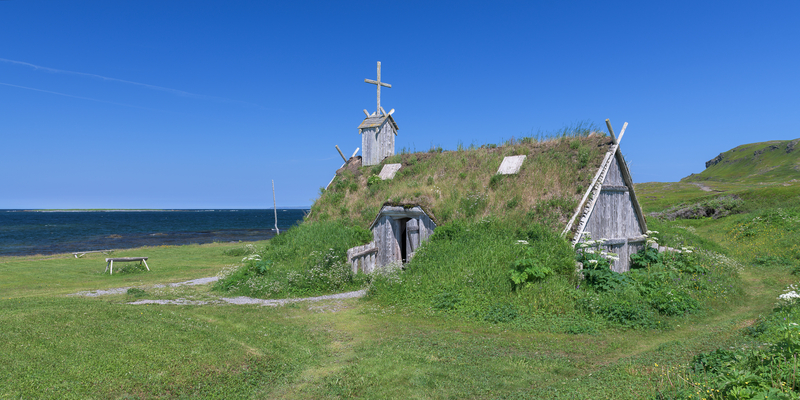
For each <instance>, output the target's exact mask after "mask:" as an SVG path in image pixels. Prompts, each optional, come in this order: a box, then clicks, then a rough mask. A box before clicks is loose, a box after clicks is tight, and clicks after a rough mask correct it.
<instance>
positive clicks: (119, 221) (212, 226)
mask: <svg viewBox="0 0 800 400" xmlns="http://www.w3.org/2000/svg"><path fill="white" fill-rule="evenodd" d="M308 211H309V209H308V208H281V209H278V210H277V213H278V220H277V224H278V229H279V230H280V231H284V230H287V229H289V228H290V227H292V226H294V225H296V224H298V223H299V222H301V221H302V220H303V217H304V216H305V215H306V214H307V213H308ZM273 236H275V216H274V210H273V209H258V210H254V209H169V210H166V209H131V210H126V209H91V210H78V209H6V210H0V256H25V255H36V254H42V255H50V254H59V253H71V252H81V251H93V250H112V249H128V248H134V247H142V246H161V245H186V244H203V243H212V242H239V241H242V242H251V241H258V240H266V239H270V238H272V237H273Z"/></svg>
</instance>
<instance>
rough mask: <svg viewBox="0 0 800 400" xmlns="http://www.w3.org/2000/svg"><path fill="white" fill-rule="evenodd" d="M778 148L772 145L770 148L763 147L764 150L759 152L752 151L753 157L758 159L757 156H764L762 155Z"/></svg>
mask: <svg viewBox="0 0 800 400" xmlns="http://www.w3.org/2000/svg"><path fill="white" fill-rule="evenodd" d="M779 148H780V147H778V146H776V145H774V144H773V145H771V146H769V147H764V148H763V149H761V150H756V151H754V152H753V157H758V156H759V154H764V153H766V152H768V151H773V150H778V149H779Z"/></svg>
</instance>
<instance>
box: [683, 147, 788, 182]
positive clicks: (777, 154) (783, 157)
mask: <svg viewBox="0 0 800 400" xmlns="http://www.w3.org/2000/svg"><path fill="white" fill-rule="evenodd" d="M798 178H800V139H795V140H770V141H767V142H760V143H750V144H744V145H741V146H739V147H736V148H734V149H731V150H728V151H726V152H724V153H720V155H718V156H716V157H715V158H714V159H712V160H709V161H707V162H706V169H705V171H703V172H701V173H699V174H692V175H689V176H687V177H686V178H683V179H681V182H704V181H717V182H736V183H760V182H786V181H790V180H792V179H798Z"/></svg>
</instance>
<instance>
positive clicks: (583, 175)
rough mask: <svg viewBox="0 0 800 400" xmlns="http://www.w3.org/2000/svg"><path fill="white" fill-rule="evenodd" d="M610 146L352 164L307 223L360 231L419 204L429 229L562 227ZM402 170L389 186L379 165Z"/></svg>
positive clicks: (568, 144) (511, 145) (525, 145)
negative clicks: (513, 222) (496, 223)
mask: <svg viewBox="0 0 800 400" xmlns="http://www.w3.org/2000/svg"><path fill="white" fill-rule="evenodd" d="M610 146H611V139H610V138H609V137H606V136H605V135H603V134H593V135H589V132H585V131H584V132H583V133H582V134H577V135H572V136H570V135H562V136H561V137H558V138H550V139H547V140H541V141H540V140H536V139H533V138H525V139H522V140H511V141H508V142H506V143H505V144H502V145H499V146H496V145H484V146H481V147H478V148H476V147H470V148H469V149H459V150H456V151H442V150H441V149H440V148H438V149H432V150H430V151H428V152H418V153H405V152H401V154H397V155H394V156H392V157H389V158H387V159H385V160H384V161H383V162H381V163H380V164H378V165H375V166H371V167H362V166H361V165H360V160H359V159H357V158H356V159H352V160H350V162H349V163H348V164H347V165H346V166H345V167H343V168H342V169H340V170H339V171H337V175H336V177H335V179H334V180H333V182H332V183H331V185H330V186H329V187H328V189H327V190H324V189H322V190H321V193H320V197H319V198H318V199H317V200H316V202H315V203H314V205H313V206H312V208H311V214H310V215H309V217H308V219H309V220H310V221H318V220H343V221H347V222H349V223H351V224H355V225H358V226H361V227H364V228H366V227H368V226H369V224H370V222H372V220H373V219H374V218H375V216H376V215H377V213H378V211H379V210H380V208H381V206H382V205H384V204H385V203H392V204H415V205H420V206H421V207H422V208H423V209H424V210H425V211H426V212H427V213H428V214H429V215H431V217H432V218H434V219H435V221H436V222H437V224H447V223H448V222H451V221H454V220H460V219H465V220H474V219H480V218H483V217H486V216H489V215H494V216H497V217H501V218H524V219H525V220H528V221H538V222H541V223H544V224H545V225H548V226H549V227H551V228H553V229H559V228H561V229H563V227H564V225H565V224H566V222H567V220H568V219H569V218H570V216H571V215H572V213H574V211H575V208H576V207H577V205H578V201H580V199H581V196H582V195H583V194H584V192H585V191H586V189H587V187H588V185H589V184H590V183H591V180H592V178H593V177H594V174H595V173H596V172H597V170H598V168H599V167H600V164H601V163H602V161H603V156H604V155H605V153H606V152H607V151H608V149H609V147H610ZM515 155H525V156H527V158H526V160H525V162H524V163H523V164H522V167H521V169H520V171H519V173H518V174H516V175H496V172H497V169H498V168H499V166H500V163H501V162H502V161H503V158H504V157H506V156H515ZM394 163H400V164H402V168H401V169H400V170H399V171H398V172H397V174H396V175H395V177H394V178H393V179H391V180H386V181H382V180H380V178H379V177H378V176H377V175H378V174H379V173H380V171H381V169H382V168H383V166H384V165H385V164H394Z"/></svg>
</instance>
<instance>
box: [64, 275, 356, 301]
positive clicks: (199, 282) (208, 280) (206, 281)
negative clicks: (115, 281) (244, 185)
mask: <svg viewBox="0 0 800 400" xmlns="http://www.w3.org/2000/svg"><path fill="white" fill-rule="evenodd" d="M218 280H219V277H218V276H212V277H208V278H198V279H192V280H189V281H185V282H176V283H167V284H159V285H153V286H151V288H153V289H159V288H165V287H180V286H197V285H207V284H209V283H213V282H216V281H218ZM130 288H131V286H128V287H121V288H114V289H105V290H93V291H86V292H78V293H73V294H70V295H68V296H86V297H98V296H108V295H114V294H125V293H127V292H128V289H130ZM365 294H367V291H366V290H356V291H354V292H345V293H337V294H329V295H326V296H316V297H301V298H296V299H269V300H265V299H256V298H252V297H246V296H239V297H220V298H219V299H218V300H188V299H184V298H180V299H174V300H137V301H133V302H130V303H128V304H132V305H142V304H176V305H183V306H189V305H205V304H225V303H227V304H257V305H260V306H270V307H276V306H282V305H285V304H289V303H297V302H302V301H311V302H314V301H322V300H336V299H352V298H357V297H364V295H365Z"/></svg>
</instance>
